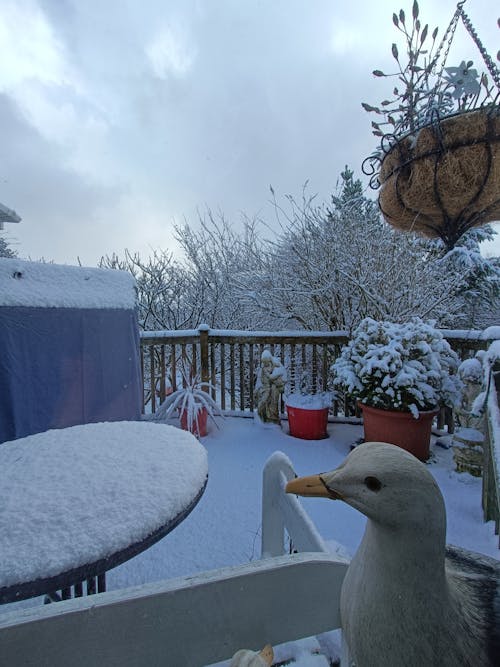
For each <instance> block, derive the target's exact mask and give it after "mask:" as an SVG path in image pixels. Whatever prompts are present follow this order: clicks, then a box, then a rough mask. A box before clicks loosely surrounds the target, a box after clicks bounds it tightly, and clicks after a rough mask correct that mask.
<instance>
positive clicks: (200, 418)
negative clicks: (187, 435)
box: [179, 406, 208, 437]
mask: <svg viewBox="0 0 500 667" xmlns="http://www.w3.org/2000/svg"><path fill="white" fill-rule="evenodd" d="M207 417H208V412H207V409H206V408H204V407H202V406H200V407H199V409H198V412H197V413H196V416H194V417H193V419H192V423H191V424H189V421H190V420H189V419H188V413H187V410H181V413H180V416H179V419H180V422H181V428H183V429H184V430H185V431H190V432H191V433H192V434H193V435H196V436H198V437H201V436H203V435H207Z"/></svg>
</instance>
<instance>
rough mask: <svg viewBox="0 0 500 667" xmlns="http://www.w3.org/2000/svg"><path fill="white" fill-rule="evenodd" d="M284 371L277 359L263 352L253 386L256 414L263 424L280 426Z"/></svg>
mask: <svg viewBox="0 0 500 667" xmlns="http://www.w3.org/2000/svg"><path fill="white" fill-rule="evenodd" d="M285 382H286V370H285V367H284V366H283V365H282V364H281V362H280V360H279V359H278V358H277V357H273V355H272V354H271V352H270V351H269V350H264V352H262V356H261V359H260V372H259V377H258V378H257V384H256V386H255V394H256V398H257V414H258V415H259V417H260V419H261V421H262V422H264V423H265V424H281V421H280V410H279V404H280V398H281V395H282V394H283V391H284V389H285Z"/></svg>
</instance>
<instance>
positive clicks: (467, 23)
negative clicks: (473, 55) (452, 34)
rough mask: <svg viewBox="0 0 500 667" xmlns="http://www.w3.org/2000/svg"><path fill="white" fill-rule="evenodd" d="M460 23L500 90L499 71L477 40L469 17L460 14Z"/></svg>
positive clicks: (463, 13) (477, 37)
mask: <svg viewBox="0 0 500 667" xmlns="http://www.w3.org/2000/svg"><path fill="white" fill-rule="evenodd" d="M462 21H463V24H464V26H465V27H466V29H467V32H468V33H469V35H470V36H471V37H472V39H473V40H474V43H475V44H476V46H477V48H478V49H479V52H480V54H481V55H482V56H483V60H484V64H485V65H486V67H487V68H488V72H489V73H490V74H491V78H492V79H493V81H494V82H495V83H496V86H497V88H498V89H499V90H500V71H499V69H498V67H497V66H496V65H495V63H494V62H493V59H492V58H491V56H490V55H489V54H488V52H487V51H486V49H485V48H484V46H483V44H482V42H481V40H480V39H479V36H478V34H477V32H476V30H475V28H474V26H473V25H472V23H471V21H470V19H469V17H468V16H467V14H466V13H465V12H462Z"/></svg>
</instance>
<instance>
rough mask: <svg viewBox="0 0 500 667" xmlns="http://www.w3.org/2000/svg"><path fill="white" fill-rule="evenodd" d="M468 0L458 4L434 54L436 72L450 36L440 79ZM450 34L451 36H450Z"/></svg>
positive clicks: (433, 70) (433, 69) (433, 71)
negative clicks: (463, 7)
mask: <svg viewBox="0 0 500 667" xmlns="http://www.w3.org/2000/svg"><path fill="white" fill-rule="evenodd" d="M465 2H466V0H462V2H459V3H458V4H457V8H456V10H455V13H454V14H453V17H452V19H451V21H450V24H449V25H448V27H447V28H446V32H445V33H444V35H443V39H442V40H441V44H440V45H439V46H438V49H437V51H436V55H435V56H434V66H433V67H432V73H435V70H436V64H437V61H438V60H439V56H440V55H441V51H442V49H443V46H444V45H445V43H446V39H447V38H448V44H447V46H446V51H445V53H444V57H443V61H442V63H441V68H440V70H439V74H438V75H437V78H438V81H439V80H440V79H441V77H442V75H443V70H444V66H445V65H446V61H447V59H448V53H449V52H450V48H451V44H452V42H453V37H454V35H455V30H456V29H457V24H458V19H459V18H460V15H461V14H463V9H462V6H463V5H464V3H465ZM448 35H449V37H448Z"/></svg>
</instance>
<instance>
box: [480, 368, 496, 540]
mask: <svg viewBox="0 0 500 667" xmlns="http://www.w3.org/2000/svg"><path fill="white" fill-rule="evenodd" d="M491 379H492V382H491V384H490V387H489V392H488V396H487V410H486V417H485V436H486V437H485V447H484V466H483V516H484V520H485V521H494V522H495V533H496V535H499V532H500V404H499V399H500V364H498V363H497V365H496V369H495V367H494V369H493V371H492V378H491ZM499 547H500V538H499Z"/></svg>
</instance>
